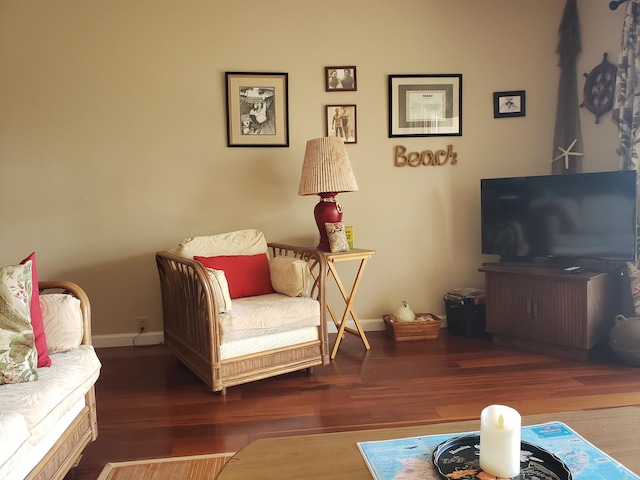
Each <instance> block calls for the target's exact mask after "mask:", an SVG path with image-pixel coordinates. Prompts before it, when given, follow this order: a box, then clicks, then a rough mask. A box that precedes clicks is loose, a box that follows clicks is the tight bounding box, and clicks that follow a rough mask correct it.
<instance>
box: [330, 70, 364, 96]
mask: <svg viewBox="0 0 640 480" xmlns="http://www.w3.org/2000/svg"><path fill="white" fill-rule="evenodd" d="M324 82H325V87H324V88H325V91H327V92H345V91H352V92H355V91H356V90H358V86H357V85H356V67H325V68H324Z"/></svg>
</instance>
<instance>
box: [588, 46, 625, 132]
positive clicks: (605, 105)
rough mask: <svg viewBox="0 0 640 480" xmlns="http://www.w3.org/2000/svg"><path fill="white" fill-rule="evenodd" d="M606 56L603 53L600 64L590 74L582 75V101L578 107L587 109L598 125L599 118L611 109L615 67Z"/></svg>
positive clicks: (614, 84)
mask: <svg viewBox="0 0 640 480" xmlns="http://www.w3.org/2000/svg"><path fill="white" fill-rule="evenodd" d="M607 56H608V54H607V52H605V53H604V54H603V55H602V63H600V65H598V66H597V67H595V68H594V69H593V70H591V73H585V74H584V76H585V78H586V81H585V83H584V100H583V102H582V103H581V104H580V106H581V107H587V110H589V111H590V112H591V113H593V114H594V115H595V116H596V123H600V117H601V116H602V115H604V114H605V113H607V112H608V111H609V110H611V109H612V108H613V95H614V92H615V87H616V73H617V67H616V66H615V65H613V64H612V63H611V62H609V61H608V60H607Z"/></svg>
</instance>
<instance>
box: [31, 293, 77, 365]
mask: <svg viewBox="0 0 640 480" xmlns="http://www.w3.org/2000/svg"><path fill="white" fill-rule="evenodd" d="M40 307H41V308H42V321H43V324H44V331H45V333H46V335H47V343H48V346H49V353H56V352H66V351H68V350H73V349H74V348H78V346H80V343H81V342H82V335H83V325H82V310H81V308H80V300H78V299H77V298H76V297H74V296H73V295H67V294H65V293H50V294H46V295H41V296H40Z"/></svg>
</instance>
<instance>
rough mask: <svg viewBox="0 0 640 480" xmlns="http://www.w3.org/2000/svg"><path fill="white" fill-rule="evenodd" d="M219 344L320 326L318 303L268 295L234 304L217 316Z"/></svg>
mask: <svg viewBox="0 0 640 480" xmlns="http://www.w3.org/2000/svg"><path fill="white" fill-rule="evenodd" d="M219 321H220V332H221V340H220V341H221V343H225V342H230V341H233V340H239V339H243V338H251V337H257V336H261V335H268V334H271V333H277V332H284V331H287V330H295V329H299V328H305V327H317V326H319V325H320V302H318V301H317V300H314V299H312V298H309V297H288V296H287V295H282V294H280V293H270V294H268V295H260V296H256V297H245V298H239V299H237V300H234V302H233V310H231V311H230V312H227V313H222V314H220V316H219Z"/></svg>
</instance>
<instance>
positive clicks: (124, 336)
mask: <svg viewBox="0 0 640 480" xmlns="http://www.w3.org/2000/svg"><path fill="white" fill-rule="evenodd" d="M136 337H137V338H136ZM134 339H135V344H136V345H155V344H158V343H162V342H163V341H164V332H162V331H160V332H149V333H143V334H141V335H138V334H135V333H118V334H115V335H93V336H92V337H91V340H92V341H93V346H94V347H95V348H107V347H130V346H132V345H133V341H134Z"/></svg>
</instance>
